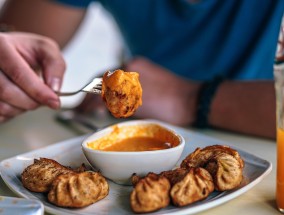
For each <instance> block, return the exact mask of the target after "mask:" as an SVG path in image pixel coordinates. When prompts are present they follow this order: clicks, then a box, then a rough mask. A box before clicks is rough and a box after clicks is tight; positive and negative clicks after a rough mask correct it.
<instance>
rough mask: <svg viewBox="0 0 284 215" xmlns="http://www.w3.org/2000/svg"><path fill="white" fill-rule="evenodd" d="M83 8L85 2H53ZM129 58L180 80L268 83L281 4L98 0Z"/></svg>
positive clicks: (264, 1) (264, 0) (248, 0)
mask: <svg viewBox="0 0 284 215" xmlns="http://www.w3.org/2000/svg"><path fill="white" fill-rule="evenodd" d="M57 1H60V2H62V3H66V4H72V5H74V6H76V7H87V6H88V4H89V3H90V2H92V1H91V0H57ZM98 1H99V2H100V3H101V4H102V5H103V6H104V7H105V8H106V9H107V10H108V11H109V12H110V13H111V14H112V15H113V17H114V19H115V20H116V22H117V24H118V26H119V28H120V30H121V33H122V36H123V37H124V39H125V42H126V44H127V45H128V47H129V49H130V51H131V54H132V55H133V56H138V55H139V56H145V57H147V58H149V59H151V60H152V61H154V62H156V63H158V64H160V65H162V66H164V67H166V68H168V69H169V70H171V71H173V72H175V73H176V74H178V75H180V76H184V77H187V78H190V79H194V80H209V79H212V78H213V77H215V76H217V75H224V76H225V77H227V78H231V79H241V80H249V79H272V78H273V61H274V56H275V51H276V46H277V40H278V35H279V29H280V24H281V19H282V16H283V11H284V0H273V1H271V0H199V1H195V3H190V2H194V1H190V0H135V1H133V0H98Z"/></svg>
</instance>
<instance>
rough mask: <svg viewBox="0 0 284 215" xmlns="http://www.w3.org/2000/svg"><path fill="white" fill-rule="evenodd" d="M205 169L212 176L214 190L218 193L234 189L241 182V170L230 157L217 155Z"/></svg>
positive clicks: (239, 165) (222, 154)
mask: <svg viewBox="0 0 284 215" xmlns="http://www.w3.org/2000/svg"><path fill="white" fill-rule="evenodd" d="M205 168H206V169H207V170H208V171H209V172H210V174H211V175H212V177H213V181H214V185H215V189H216V190H218V191H225V190H231V189H234V188H236V187H238V186H239V185H240V184H241V182H242V179H243V174H242V170H243V169H242V168H241V164H240V163H239V162H238V160H236V159H235V158H234V157H233V156H232V155H229V154H226V153H221V154H218V155H216V156H214V157H212V158H211V159H210V160H209V162H208V163H207V164H206V166H205Z"/></svg>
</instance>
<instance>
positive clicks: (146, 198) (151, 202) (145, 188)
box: [130, 173, 171, 213]
mask: <svg viewBox="0 0 284 215" xmlns="http://www.w3.org/2000/svg"><path fill="white" fill-rule="evenodd" d="M133 177H134V178H133V179H132V182H134V189H133V190H132V192H131V194H130V205H131V208H132V210H133V211H134V212H135V213H147V212H153V211H157V210H159V209H161V208H164V207H166V206H167V205H168V204H169V203H170V196H169V192H170V188H171V186H170V182H169V180H168V179H167V178H166V177H164V176H160V175H157V174H155V173H148V174H147V175H146V176H145V177H143V178H139V177H136V176H133Z"/></svg>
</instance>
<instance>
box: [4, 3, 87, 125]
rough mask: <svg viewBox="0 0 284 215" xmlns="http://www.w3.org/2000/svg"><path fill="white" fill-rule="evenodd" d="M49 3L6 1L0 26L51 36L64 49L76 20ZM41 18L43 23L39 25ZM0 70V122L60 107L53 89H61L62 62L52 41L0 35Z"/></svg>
mask: <svg viewBox="0 0 284 215" xmlns="http://www.w3.org/2000/svg"><path fill="white" fill-rule="evenodd" d="M48 2H49V1H40V0H38V1H30V0H21V1H14V0H11V1H7V4H6V5H5V7H4V8H3V10H2V11H1V13H0V23H4V24H7V25H12V26H14V28H15V29H16V30H21V31H30V32H38V33H39V34H42V35H46V36H52V35H53V36H54V39H56V40H58V41H59V42H60V43H61V46H63V45H64V44H65V43H66V42H67V40H68V38H71V36H70V35H69V34H71V33H72V29H73V30H74V31H75V27H74V25H73V24H74V23H75V20H74V19H72V17H71V16H72V14H73V10H72V9H71V12H70V11H69V10H68V11H67V12H64V11H62V10H60V9H59V8H60V6H58V5H57V6H53V5H54V4H50V5H49V3H48ZM45 6H46V7H45ZM58 7H59V8H58ZM56 8H57V9H56ZM51 14H52V16H51ZM82 14H83V13H82ZM33 15H35V17H32V16H33ZM47 15H48V17H46V18H44V17H45V16H47ZM56 15H57V18H58V21H57V22H55V17H56ZM64 15H66V16H64ZM63 16H64V17H65V18H63ZM59 17H60V18H59ZM78 17H80V16H77V18H78ZM41 18H42V19H43V22H40V19H41ZM68 20H69V21H72V24H70V26H73V28H72V29H71V28H69V27H68V26H69V24H68V23H67V21H68ZM69 21H68V22H69ZM78 22H79V21H78ZM78 22H77V23H78ZM64 24H66V27H64ZM45 27H46V28H45ZM63 27H64V28H63ZM60 28H63V29H60ZM67 28H68V30H67ZM59 31H61V32H63V34H62V35H63V36H62V35H61V34H60V32H59ZM56 32H57V33H58V34H56ZM48 33H50V35H48ZM67 33H69V34H67ZM56 35H58V36H57V37H56ZM68 35H69V37H68ZM0 68H1V70H0V122H3V121H6V120H8V119H10V118H13V117H14V116H16V115H18V114H20V113H23V112H25V111H28V110H33V109H36V108H37V107H39V106H41V105H47V106H49V107H51V108H54V109H57V108H59V107H60V101H59V98H58V96H57V95H56V94H55V93H54V92H53V90H55V91H58V90H59V89H60V86H61V82H62V78H63V74H64V70H65V62H64V59H63V57H62V54H61V52H60V49H59V47H58V45H57V43H56V42H54V40H52V39H50V38H48V37H45V36H40V35H36V34H27V33H20V32H9V33H0ZM35 70H39V71H40V72H39V73H37V72H36V71H35Z"/></svg>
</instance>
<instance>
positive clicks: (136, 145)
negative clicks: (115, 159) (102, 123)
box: [87, 124, 180, 152]
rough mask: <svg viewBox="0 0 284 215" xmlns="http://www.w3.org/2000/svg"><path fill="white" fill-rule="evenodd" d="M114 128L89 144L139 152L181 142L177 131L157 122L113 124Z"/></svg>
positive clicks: (169, 146) (120, 150)
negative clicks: (130, 124)
mask: <svg viewBox="0 0 284 215" xmlns="http://www.w3.org/2000/svg"><path fill="white" fill-rule="evenodd" d="M112 129H113V130H112V132H110V133H109V134H107V135H105V136H103V137H101V138H99V139H97V140H95V141H92V142H89V143H87V146H88V147H89V148H91V149H94V150H101V151H115V152H136V151H137V152H139V151H153V150H163V149H169V148H173V147H175V146H177V145H179V143H180V139H179V138H178V136H177V135H176V134H175V133H173V132H172V131H169V130H167V129H165V128H163V127H161V126H159V125H155V124H148V125H133V126H121V127H118V126H113V127H112Z"/></svg>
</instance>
